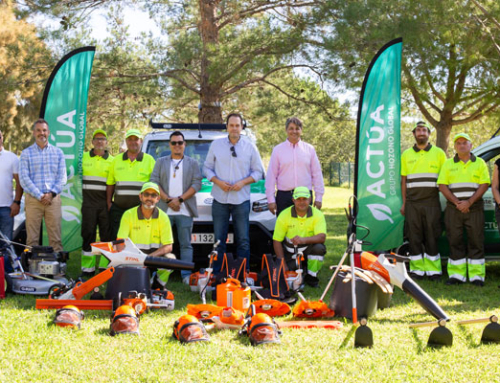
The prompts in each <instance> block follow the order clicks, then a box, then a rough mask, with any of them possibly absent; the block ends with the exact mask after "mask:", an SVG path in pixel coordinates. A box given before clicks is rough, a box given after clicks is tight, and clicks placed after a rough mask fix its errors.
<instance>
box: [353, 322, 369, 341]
mask: <svg viewBox="0 0 500 383" xmlns="http://www.w3.org/2000/svg"><path fill="white" fill-rule="evenodd" d="M367 323H368V320H367V319H366V318H361V319H360V320H359V322H358V324H359V327H358V328H357V329H356V332H355V333H354V347H372V346H373V332H372V330H371V329H370V328H369V327H368V326H367Z"/></svg>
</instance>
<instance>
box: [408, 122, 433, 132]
mask: <svg viewBox="0 0 500 383" xmlns="http://www.w3.org/2000/svg"><path fill="white" fill-rule="evenodd" d="M419 126H425V127H426V128H427V130H428V131H429V133H430V132H431V127H430V126H429V124H428V123H427V122H425V121H418V122H417V123H416V124H415V126H414V127H413V130H412V132H415V129H417V128H418V127H419Z"/></svg>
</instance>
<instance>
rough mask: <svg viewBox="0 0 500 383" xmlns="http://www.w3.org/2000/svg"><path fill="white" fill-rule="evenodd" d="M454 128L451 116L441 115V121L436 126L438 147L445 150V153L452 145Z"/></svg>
mask: <svg viewBox="0 0 500 383" xmlns="http://www.w3.org/2000/svg"><path fill="white" fill-rule="evenodd" d="M452 127H453V123H452V117H451V115H450V116H448V117H446V116H443V115H441V120H440V121H439V122H438V124H437V126H436V133H437V137H436V145H437V146H439V147H440V148H441V149H443V150H444V151H445V153H447V151H448V146H449V144H450V133H451V128H452Z"/></svg>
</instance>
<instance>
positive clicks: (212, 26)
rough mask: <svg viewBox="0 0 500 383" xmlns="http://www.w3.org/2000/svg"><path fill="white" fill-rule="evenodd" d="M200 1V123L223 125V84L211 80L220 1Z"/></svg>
mask: <svg viewBox="0 0 500 383" xmlns="http://www.w3.org/2000/svg"><path fill="white" fill-rule="evenodd" d="M199 1H200V3H199V4H200V24H199V26H198V30H199V32H200V36H201V39H202V42H203V54H202V58H201V81H200V110H199V112H198V120H199V122H208V123H221V122H222V109H221V103H220V94H221V88H222V84H220V83H218V82H217V81H216V79H214V78H210V77H211V76H210V64H211V61H210V59H209V56H210V53H212V52H217V50H218V49H219V29H218V26H217V22H216V16H217V6H218V4H219V0H199Z"/></svg>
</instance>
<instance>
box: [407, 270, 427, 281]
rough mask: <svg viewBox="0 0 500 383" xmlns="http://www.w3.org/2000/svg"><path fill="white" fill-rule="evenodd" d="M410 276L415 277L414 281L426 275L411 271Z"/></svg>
mask: <svg viewBox="0 0 500 383" xmlns="http://www.w3.org/2000/svg"><path fill="white" fill-rule="evenodd" d="M410 278H411V279H413V280H414V281H421V280H422V279H424V276H423V275H419V274H417V273H412V272H410Z"/></svg>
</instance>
